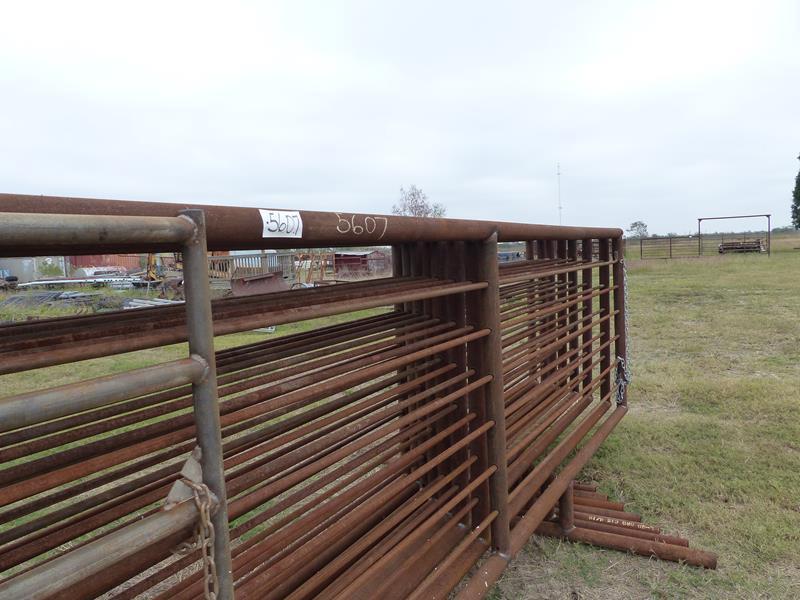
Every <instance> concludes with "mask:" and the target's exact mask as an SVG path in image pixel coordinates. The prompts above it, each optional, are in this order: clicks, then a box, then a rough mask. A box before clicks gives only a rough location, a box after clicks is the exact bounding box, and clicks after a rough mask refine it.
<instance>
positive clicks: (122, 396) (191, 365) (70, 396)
mask: <svg viewBox="0 0 800 600" xmlns="http://www.w3.org/2000/svg"><path fill="white" fill-rule="evenodd" d="M207 370H208V365H207V364H206V362H205V360H203V359H202V358H201V357H199V356H193V357H191V358H184V359H181V360H176V361H172V362H169V363H164V364H161V365H156V366H153V367H145V368H143V369H137V370H134V371H128V372H126V373H121V374H118V375H108V376H106V377H99V378H97V379H89V380H87V381H82V382H80V383H73V384H70V385H63V386H60V387H56V388H50V389H48V390H44V391H41V392H29V393H26V394H18V395H16V396H9V397H6V398H0V432H3V431H11V430H13V429H20V428H23V427H28V426H30V425H35V424H37V423H44V422H45V421H51V420H54V419H58V418H61V417H65V416H68V415H71V414H74V413H77V412H83V411H86V410H90V409H92V408H99V407H101V406H105V405H108V404H114V403H116V402H121V401H123V400H129V399H131V398H135V397H137V396H141V395H143V394H152V393H155V392H160V391H164V390H168V389H171V388H174V387H177V386H180V385H187V384H190V383H197V382H198V381H200V380H201V379H202V378H203V377H204V376H205V374H206V371H207Z"/></svg>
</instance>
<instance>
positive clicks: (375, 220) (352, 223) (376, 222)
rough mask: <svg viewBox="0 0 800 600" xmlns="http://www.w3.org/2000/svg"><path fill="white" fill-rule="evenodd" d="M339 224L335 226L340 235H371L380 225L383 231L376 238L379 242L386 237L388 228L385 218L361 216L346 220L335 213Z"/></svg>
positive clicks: (353, 216) (387, 221)
mask: <svg viewBox="0 0 800 600" xmlns="http://www.w3.org/2000/svg"><path fill="white" fill-rule="evenodd" d="M335 214H336V218H337V219H339V222H338V223H337V224H336V231H338V232H339V233H341V234H343V235H344V234H346V233H352V234H353V235H363V234H364V233H366V234H367V235H372V234H374V233H375V232H376V231H378V229H379V228H380V226H381V224H382V225H383V229H382V231H381V233H380V235H379V236H378V237H377V238H376V239H377V240H380V239H382V238H383V236H384V235H386V230H387V229H388V228H389V219H387V218H386V217H369V216H363V215H350V218H349V219H348V218H347V217H346V216H344V217H343V216H342V215H341V214H339V213H335Z"/></svg>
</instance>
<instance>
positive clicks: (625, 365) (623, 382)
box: [616, 256, 633, 404]
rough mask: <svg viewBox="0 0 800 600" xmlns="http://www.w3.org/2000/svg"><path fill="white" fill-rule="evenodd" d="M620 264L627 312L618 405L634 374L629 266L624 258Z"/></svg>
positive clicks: (625, 313) (623, 399) (617, 382)
mask: <svg viewBox="0 0 800 600" xmlns="http://www.w3.org/2000/svg"><path fill="white" fill-rule="evenodd" d="M619 262H620V263H622V290H623V298H624V300H625V310H624V311H623V313H622V322H623V323H624V324H625V356H618V357H617V373H616V384H617V393H616V399H617V404H622V403H623V402H624V401H625V389H626V388H627V387H628V386H629V385H630V383H631V381H632V379H633V374H632V372H631V361H630V359H629V357H630V355H631V336H630V335H629V331H630V330H629V329H628V265H626V264H625V257H624V256H620V257H619Z"/></svg>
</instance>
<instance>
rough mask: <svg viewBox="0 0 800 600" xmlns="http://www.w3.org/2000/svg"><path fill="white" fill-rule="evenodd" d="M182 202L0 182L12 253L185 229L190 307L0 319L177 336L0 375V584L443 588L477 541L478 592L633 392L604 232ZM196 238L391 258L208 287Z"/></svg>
mask: <svg viewBox="0 0 800 600" xmlns="http://www.w3.org/2000/svg"><path fill="white" fill-rule="evenodd" d="M179 208H180V207H176V206H175V205H171V204H157V203H129V202H117V201H94V200H85V199H63V198H41V197H36V198H35V199H32V198H30V197H22V196H11V195H0V210H2V211H6V213H7V214H2V215H0V219H2V221H1V222H2V225H0V227H2V229H3V232H5V233H8V232H11V236H10V237H7V236H4V237H3V238H2V240H0V244H1V245H2V254H4V255H19V254H20V253H24V254H29V255H30V254H53V253H60V252H64V253H67V252H66V251H69V252H68V253H69V254H77V253H84V252H85V253H89V252H91V253H94V254H96V253H97V252H98V251H112V250H113V251H131V252H140V251H175V250H176V249H179V247H180V246H182V245H184V244H185V242H184V240H185V239H187V237H186V236H187V235H189V233H190V232H191V235H192V236H194V237H191V238H190V239H192V240H197V242H196V243H195V242H192V244H194V245H193V246H192V247H191V248H189V246H185V247H184V248H183V251H184V253H185V268H186V280H187V291H186V298H187V304H186V307H185V308H184V307H181V306H168V307H157V308H150V309H141V310H137V311H126V312H125V313H106V314H98V315H94V316H81V317H74V318H61V319H50V320H44V321H38V322H30V323H21V324H13V325H6V326H3V327H0V333H2V335H1V336H0V361H1V362H0V373H12V372H17V371H22V370H26V369H35V368H39V367H45V366H50V365H56V364H63V363H71V362H74V361H79V360H84V359H89V358H96V357H99V356H108V355H114V354H120V353H124V352H129V351H133V350H141V349H145V348H155V347H159V346H163V345H166V344H173V343H177V342H183V341H186V340H188V341H189V345H190V347H189V352H190V358H188V359H182V360H179V361H175V362H173V363H170V364H168V365H166V366H160V367H147V368H144V369H140V370H136V371H130V372H127V373H122V374H119V375H116V376H112V377H104V378H101V379H94V380H89V381H85V382H81V383H77V384H70V385H67V386H60V387H58V388H54V389H50V390H45V391H42V392H35V393H30V394H23V395H18V396H15V397H9V398H5V399H3V400H0V415H2V418H1V419H0V422H2V431H0V461H2V465H1V466H0V571H2V576H3V577H4V579H3V581H2V582H0V597H26V598H51V597H52V598H55V597H71V598H73V597H74V598H93V597H98V596H101V595H102V596H103V597H108V598H134V597H137V596H141V597H147V598H164V599H166V598H170V599H173V598H175V599H184V598H185V599H189V598H197V597H202V596H204V595H210V594H211V593H212V592H213V589H214V588H216V589H217V594H218V595H217V597H218V598H232V597H233V594H234V593H235V597H236V598H267V599H278V598H293V599H300V598H341V599H344V598H347V599H351V598H375V597H387V598H432V597H436V598H443V597H446V595H447V594H448V593H449V592H450V591H451V590H453V589H454V588H456V586H458V584H459V582H460V581H462V579H463V578H464V576H465V575H467V574H468V573H469V572H470V570H471V569H472V568H473V567H474V566H475V565H479V567H480V568H478V569H477V570H473V572H472V575H471V577H470V579H469V581H468V582H467V583H466V585H464V586H462V587H461V589H460V592H459V593H460V595H461V596H462V597H465V598H466V597H482V596H484V595H485V594H486V593H487V592H488V589H489V586H490V584H491V583H492V582H493V581H494V580H495V579H496V578H497V577H498V576H499V574H500V573H501V572H502V570H503V569H504V568H505V566H506V565H507V563H508V561H509V560H510V559H511V557H512V556H513V555H514V554H516V553H517V552H518V551H519V550H520V549H521V548H522V546H523V545H524V544H525V542H526V541H527V540H528V539H529V538H530V537H531V535H532V534H533V533H534V532H535V531H536V530H537V527H539V526H540V525H541V524H542V522H543V521H544V520H545V519H546V518H547V517H548V516H549V515H550V513H551V512H552V511H553V508H554V506H556V505H558V503H559V499H560V498H562V497H564V496H565V494H566V493H567V492H568V491H569V490H570V489H571V488H570V486H571V482H572V480H573V479H574V478H575V476H576V475H577V474H578V472H579V471H580V469H581V468H582V467H583V466H584V465H585V464H586V462H587V461H588V460H589V458H590V457H591V456H592V454H593V453H594V452H595V451H596V450H597V448H598V447H599V446H600V444H601V443H602V442H603V440H604V439H605V438H606V437H607V436H608V434H609V433H610V431H611V430H612V429H613V428H614V426H615V425H616V424H617V423H618V422H619V420H620V418H621V417H622V416H623V415H624V414H625V411H626V406H627V400H626V382H627V380H628V377H627V370H626V363H625V357H626V350H625V344H626V334H625V305H624V302H625V295H624V289H625V285H624V263H623V260H622V256H623V253H622V240H621V233H622V232H621V231H620V230H618V229H591V228H571V227H550V226H540V225H526V224H513V223H495V222H484V221H459V220H449V219H448V220H443V219H412V218H404V217H384V216H380V215H357V214H341V213H319V212H305V211H277V210H268V211H267V210H260V211H259V210H257V209H237V208H230V207H202V211H203V212H204V213H205V219H206V222H207V224H208V225H207V229H206V236H205V242H202V241H200V240H201V238H202V233H203V227H202V219H201V217H200V213H199V212H198V211H196V210H195V211H191V210H190V212H189V213H186V215H187V216H191V217H192V218H193V219H194V221H193V223H194V226H193V227H194V228H190V227H185V228H183V229H179V231H180V236H178V235H177V234H176V235H174V236H172V237H170V236H168V235H165V231H168V232H172V229H170V227H172V228H177V225H176V223H178V221H179V219H185V218H186V216H184V217H177V218H176V216H175V215H176V214H177V213H178V210H179ZM188 208H189V209H192V208H194V209H197V208H200V207H188ZM11 213H28V214H26V215H20V214H11ZM30 213H39V216H37V215H33V214H30ZM69 215H74V216H69ZM90 215H112V216H113V218H112V219H107V218H105V217H102V216H90ZM26 219H27V221H30V222H31V223H34V222H35V227H28V228H27V229H26V228H19V227H18V226H17V224H18V223H20V222H25V221H26ZM156 220H157V221H158V222H159V223H161V229H159V228H155V227H154V226H153V224H155V222H156ZM54 222H55V223H57V224H58V226H57V227H53V225H52V224H53V223H54ZM180 223H181V227H183V224H184V223H188V221H185V220H181V221H180ZM26 227H27V226H26ZM104 227H110V229H104ZM87 232H90V233H87ZM498 241H523V242H526V244H527V252H526V257H525V259H524V260H521V261H517V262H508V263H503V264H502V265H499V264H498V253H497V243H498ZM206 244H207V246H208V248H209V249H256V248H259V249H260V248H292V247H304V248H306V247H321V246H326V247H327V246H330V247H353V246H359V245H360V246H374V245H377V244H385V245H391V247H392V260H393V275H392V276H391V277H387V278H383V279H374V280H369V281H359V282H354V283H344V284H340V285H335V286H330V287H324V288H316V289H303V290H296V291H291V292H281V293H274V294H264V295H256V296H248V297H243V298H226V299H222V300H216V301H213V302H211V303H209V302H208V299H207V298H208V286H207V279H206V270H205V269H206V265H205V258H204V257H205V245H206ZM201 268H202V277H200V276H198V275H197V274H198V273H200V269H201ZM364 309H377V310H376V311H374V312H373V313H372V314H370V315H369V316H366V317H365V316H361V317H360V318H356V317H357V315H354V316H352V318H351V319H350V320H349V321H347V322H345V323H342V324H336V325H329V326H324V327H314V328H311V329H309V330H308V331H304V332H302V333H297V334H293V335H287V336H285V337H279V338H270V339H266V340H264V341H260V342H256V343H252V344H249V345H245V346H239V347H235V348H230V349H226V350H219V351H217V352H216V354H214V353H213V351H212V350H211V334H212V332H213V334H214V335H223V334H227V333H233V332H240V331H247V330H251V329H254V328H257V327H263V326H264V325H277V324H282V323H290V322H298V321H304V320H309V319H313V318H316V317H321V316H329V315H340V314H345V313H352V312H354V311H359V310H364ZM212 320H213V321H212ZM215 365H216V367H215ZM215 368H216V375H215V373H214V371H215ZM217 394H218V396H219V402H217ZM198 445H199V447H200V448H201V450H202V451H201V452H200V453H199V455H200V458H199V461H198V453H197V451H195V450H194V449H195V447H196V446H198ZM201 467H202V468H201ZM176 482H178V483H176ZM203 484H204V485H205V486H207V488H208V492H210V494H209V493H207V492H206V491H205V487H204V485H203ZM168 496H169V498H168V499H167V500H165V499H166V498H167V497H168ZM208 508H210V509H211V512H210V513H209V515H210V514H213V517H212V518H210V519H209V518H208V517H207V516H204V515H205V512H204V511H205V510H206V509H208ZM214 510H215V512H214ZM210 524H213V526H214V527H213V535H211V530H210V529H209V525H210ZM209 538H212V539H213V544H212V543H211V542H210V541H209ZM176 548H179V549H180V551H178V552H176ZM212 548H213V551H212ZM687 551H688V549H687ZM65 594H66V596H64V595H65Z"/></svg>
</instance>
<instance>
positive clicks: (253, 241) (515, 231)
mask: <svg viewBox="0 0 800 600" xmlns="http://www.w3.org/2000/svg"><path fill="white" fill-rule="evenodd" d="M182 208H195V209H201V210H203V211H204V212H205V214H206V221H207V223H208V232H207V243H208V249H209V250H234V249H236V250H260V249H266V248H275V249H279V248H308V247H311V248H314V247H328V246H332V247H335V246H338V247H347V246H372V245H376V244H380V245H388V244H397V243H412V242H446V241H482V240H484V239H486V238H488V237H489V236H490V235H491V234H492V233H493V232H494V231H497V236H498V241H500V242H506V241H518V240H533V239H542V240H567V239H583V238H607V239H610V238H617V237H621V236H622V230H621V229H615V228H598V227H562V226H555V225H530V224H526V223H504V222H497V221H470V220H464V219H416V218H414V217H399V216H395V215H391V216H385V215H377V214H356V213H333V212H319V211H281V210H279V209H267V208H266V207H265V208H262V209H259V208H239V207H233V206H210V205H201V204H181V203H167V202H138V201H136V202H134V201H120V200H100V199H88V198H67V197H55V196H27V195H22V194H0V212H25V213H50V214H53V213H55V214H76V215H113V216H123V215H124V216H151V217H153V216H163V217H172V216H173V215H174V214H175V212H177V211H178V210H180V209H182ZM260 210H265V211H266V212H267V214H268V213H269V212H270V211H272V212H274V213H276V214H277V213H286V212H291V213H296V215H294V214H293V215H292V216H297V217H298V218H299V219H300V220H301V221H302V232H301V235H299V237H284V236H281V237H277V236H275V237H265V231H264V230H265V227H266V228H267V229H269V223H267V224H265V222H264V217H263V216H262V213H261V212H260ZM277 228H279V227H277ZM277 228H276V229H277ZM276 233H282V232H276ZM267 234H268V235H269V232H267ZM174 249H175V248H174V245H162V246H160V247H159V246H152V245H147V244H144V243H131V244H122V245H116V244H107V245H105V246H101V247H100V250H102V251H106V252H111V251H112V250H113V251H130V252H138V251H152V250H174ZM67 250H69V252H67ZM97 251H98V247H97V246H91V247H90V246H88V245H83V246H81V245H80V244H72V243H66V244H61V245H46V244H43V245H41V246H40V247H39V248H38V249H37V248H29V249H28V250H25V251H22V250H20V252H24V253H25V255H30V253H33V254H48V253H50V254H52V253H56V254H58V253H64V254H69V253H73V254H81V253H97ZM7 255H8V256H12V255H15V256H20V254H19V252H17V253H13V254H7Z"/></svg>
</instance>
